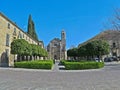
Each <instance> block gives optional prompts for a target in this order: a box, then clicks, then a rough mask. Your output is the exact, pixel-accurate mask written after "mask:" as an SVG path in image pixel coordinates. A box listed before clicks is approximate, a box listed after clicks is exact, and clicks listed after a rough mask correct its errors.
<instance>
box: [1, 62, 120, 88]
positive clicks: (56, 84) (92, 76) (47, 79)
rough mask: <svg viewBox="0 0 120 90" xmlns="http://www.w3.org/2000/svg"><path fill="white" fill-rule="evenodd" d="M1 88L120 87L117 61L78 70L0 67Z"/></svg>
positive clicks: (119, 72) (119, 66)
mask: <svg viewBox="0 0 120 90" xmlns="http://www.w3.org/2000/svg"><path fill="white" fill-rule="evenodd" d="M55 68H57V64H56V66H55ZM0 90H120V65H119V63H107V64H106V66H105V67H104V68H103V69H100V70H81V71H80V70H77V71H76V70H73V71H71V70H70V71H66V70H58V69H53V70H32V69H28V70H27V69H14V68H0Z"/></svg>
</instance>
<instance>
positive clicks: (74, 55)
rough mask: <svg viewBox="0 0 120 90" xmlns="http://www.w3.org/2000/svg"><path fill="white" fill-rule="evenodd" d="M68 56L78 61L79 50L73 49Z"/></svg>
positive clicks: (68, 52)
mask: <svg viewBox="0 0 120 90" xmlns="http://www.w3.org/2000/svg"><path fill="white" fill-rule="evenodd" d="M67 56H69V57H74V59H75V60H76V57H77V56H78V49H77V48H72V49H69V50H68V51H67Z"/></svg>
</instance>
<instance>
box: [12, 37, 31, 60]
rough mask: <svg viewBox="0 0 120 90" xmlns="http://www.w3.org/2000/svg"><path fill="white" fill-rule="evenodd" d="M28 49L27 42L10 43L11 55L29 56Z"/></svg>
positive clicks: (15, 41)
mask: <svg viewBox="0 0 120 90" xmlns="http://www.w3.org/2000/svg"><path fill="white" fill-rule="evenodd" d="M30 51H31V50H30V47H29V44H28V42H27V41H25V40H24V39H16V40H14V41H13V42H12V43H11V53H12V54H17V55H19V56H20V60H21V56H25V55H30V54H31V52H30Z"/></svg>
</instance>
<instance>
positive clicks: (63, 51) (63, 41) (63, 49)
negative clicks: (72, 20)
mask: <svg viewBox="0 0 120 90" xmlns="http://www.w3.org/2000/svg"><path fill="white" fill-rule="evenodd" d="M66 55H67V54H66V33H65V31H64V30H62V32H61V59H66V57H67V56H66Z"/></svg>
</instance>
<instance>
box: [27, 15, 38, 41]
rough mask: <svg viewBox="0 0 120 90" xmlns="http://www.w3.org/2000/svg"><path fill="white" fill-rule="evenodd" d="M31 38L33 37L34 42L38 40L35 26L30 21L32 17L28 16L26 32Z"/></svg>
mask: <svg viewBox="0 0 120 90" xmlns="http://www.w3.org/2000/svg"><path fill="white" fill-rule="evenodd" d="M27 33H28V34H29V35H30V36H31V37H33V38H34V39H35V40H38V37H37V34H36V32H35V24H34V22H33V20H32V16H31V15H29V19H28V32H27Z"/></svg>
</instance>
